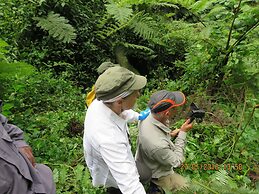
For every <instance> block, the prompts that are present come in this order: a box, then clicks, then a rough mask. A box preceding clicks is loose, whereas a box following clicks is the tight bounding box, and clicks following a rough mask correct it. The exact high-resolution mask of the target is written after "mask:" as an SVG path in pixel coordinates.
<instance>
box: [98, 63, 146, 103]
mask: <svg viewBox="0 0 259 194" xmlns="http://www.w3.org/2000/svg"><path fill="white" fill-rule="evenodd" d="M146 83H147V79H146V78H145V77H144V76H141V75H136V74H134V73H133V72H131V71H130V70H128V69H126V68H124V67H120V66H116V67H110V68H109V69H107V70H106V71H105V72H104V73H103V74H101V75H100V76H99V77H98V79H97V81H96V82H95V92H96V97H97V99H98V100H103V101H107V100H110V99H112V98H114V97H117V96H118V95H120V94H122V93H123V92H128V91H134V90H140V89H142V88H143V87H144V86H145V85H146Z"/></svg>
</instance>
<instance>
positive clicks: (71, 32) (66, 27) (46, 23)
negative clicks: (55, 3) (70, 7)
mask: <svg viewBox="0 0 259 194" xmlns="http://www.w3.org/2000/svg"><path fill="white" fill-rule="evenodd" d="M33 19H34V20H36V21H38V23H37V26H38V27H41V28H42V29H43V30H46V31H48V33H49V35H50V36H52V37H53V38H55V39H57V40H60V41H62V42H64V43H69V42H73V40H74V39H75V38H76V33H75V31H76V30H75V28H74V27H73V26H72V25H70V24H69V23H68V22H69V21H68V20H67V19H66V18H64V17H63V16H60V15H59V14H57V13H54V12H50V13H49V14H48V16H47V17H46V18H43V17H35V18H33Z"/></svg>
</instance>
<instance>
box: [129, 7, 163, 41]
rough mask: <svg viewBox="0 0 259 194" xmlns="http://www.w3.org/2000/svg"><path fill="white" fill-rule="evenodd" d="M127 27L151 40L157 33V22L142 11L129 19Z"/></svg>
mask: <svg viewBox="0 0 259 194" xmlns="http://www.w3.org/2000/svg"><path fill="white" fill-rule="evenodd" d="M129 27H130V28H132V29H133V31H134V32H135V33H136V34H138V35H139V36H141V37H143V38H144V39H146V40H152V39H154V38H155V37H156V36H158V34H159V28H158V25H157V22H156V21H155V20H153V18H152V17H150V16H148V14H144V13H143V12H139V13H137V14H136V15H135V16H134V17H132V19H131V20H130V21H129Z"/></svg>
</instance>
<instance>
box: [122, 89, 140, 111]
mask: <svg viewBox="0 0 259 194" xmlns="http://www.w3.org/2000/svg"><path fill="white" fill-rule="evenodd" d="M139 96H140V90H135V91H134V92H133V93H132V94H131V95H129V96H127V97H126V98H124V99H123V100H122V109H123V110H128V109H132V108H133V107H134V105H135V103H136V100H137V98H138V97H139Z"/></svg>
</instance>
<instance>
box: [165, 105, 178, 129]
mask: <svg viewBox="0 0 259 194" xmlns="http://www.w3.org/2000/svg"><path fill="white" fill-rule="evenodd" d="M179 112H180V107H173V108H171V109H170V110H169V111H167V112H166V113H165V117H166V121H165V124H166V125H167V126H168V127H169V126H170V125H171V124H172V123H173V122H175V118H176V115H178V114H180V113H179Z"/></svg>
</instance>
